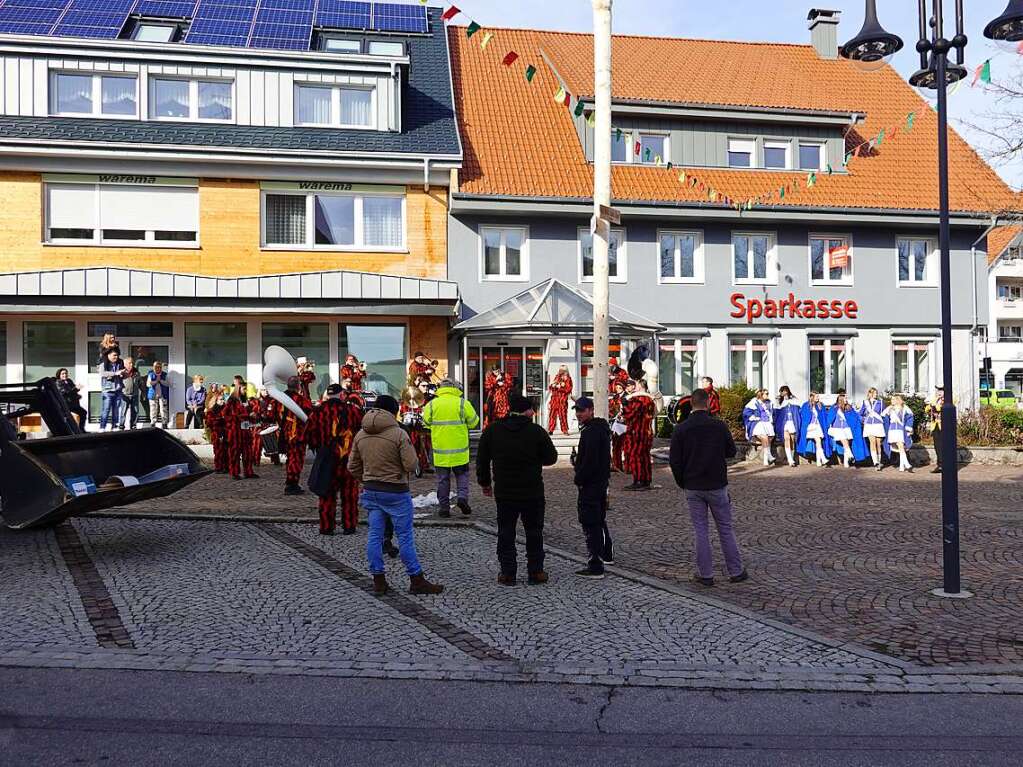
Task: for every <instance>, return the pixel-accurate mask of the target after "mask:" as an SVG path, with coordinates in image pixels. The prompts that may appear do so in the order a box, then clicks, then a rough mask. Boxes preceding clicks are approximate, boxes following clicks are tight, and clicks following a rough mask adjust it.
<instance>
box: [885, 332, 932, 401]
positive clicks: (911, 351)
mask: <svg viewBox="0 0 1023 767" xmlns="http://www.w3.org/2000/svg"><path fill="white" fill-rule="evenodd" d="M932 348H933V343H932V342H930V341H896V342H895V344H894V345H893V354H894V356H895V359H894V368H895V391H897V392H902V393H904V394H927V393H928V392H930V389H931V380H932V377H933V376H932V370H931V365H932V360H933V355H932V353H931V352H932Z"/></svg>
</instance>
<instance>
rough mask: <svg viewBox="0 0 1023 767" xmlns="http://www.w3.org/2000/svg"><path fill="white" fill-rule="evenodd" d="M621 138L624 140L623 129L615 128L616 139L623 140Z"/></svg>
mask: <svg viewBox="0 0 1023 767" xmlns="http://www.w3.org/2000/svg"><path fill="white" fill-rule="evenodd" d="M621 140H622V129H621V128H615V141H621Z"/></svg>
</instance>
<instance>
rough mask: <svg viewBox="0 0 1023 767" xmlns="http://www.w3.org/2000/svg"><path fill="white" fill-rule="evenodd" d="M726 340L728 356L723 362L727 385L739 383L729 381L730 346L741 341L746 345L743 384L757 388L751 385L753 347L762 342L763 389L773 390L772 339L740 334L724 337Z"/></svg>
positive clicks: (730, 367)
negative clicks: (724, 363)
mask: <svg viewBox="0 0 1023 767" xmlns="http://www.w3.org/2000/svg"><path fill="white" fill-rule="evenodd" d="M726 339H727V344H728V346H727V349H728V356H727V357H726V358H725V360H726V363H727V365H728V367H727V368H726V370H727V371H728V379H729V380H728V385H729V386H734V385H735V384H737V383H739V382H738V381H733V380H731V379H732V345H733V344H738V343H739V342H740V341H741V342H743V343H745V344H746V351H745V354H746V379H745V382H746V385H747V386H749V387H750V388H751V389H755V388H757V387H755V386H753V385H752V384H751V381H752V380H753V346H754V345H755V344H757V343H759V342H763V345H764V388H765V389H772V388H774V387H773V386H772V380H771V373H772V366H773V364H774V359H773V357H774V354H773V352H774V343H773V342H774V339H773V338H765V337H762V336H744V335H740V334H736V335H734V336H733V335H729V336H726ZM743 404H745V403H743Z"/></svg>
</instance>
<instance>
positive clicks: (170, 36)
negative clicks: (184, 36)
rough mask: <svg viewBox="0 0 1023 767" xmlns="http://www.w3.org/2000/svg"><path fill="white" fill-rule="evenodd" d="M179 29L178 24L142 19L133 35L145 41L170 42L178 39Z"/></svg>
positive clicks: (136, 38) (134, 37) (134, 38)
mask: <svg viewBox="0 0 1023 767" xmlns="http://www.w3.org/2000/svg"><path fill="white" fill-rule="evenodd" d="M178 30H179V27H178V25H177V24H159V23H156V22H150V21H140V22H139V23H138V24H137V25H136V26H135V31H134V32H133V33H132V36H131V37H132V39H133V40H138V41H140V42H144V43H170V42H173V41H175V40H177V39H178Z"/></svg>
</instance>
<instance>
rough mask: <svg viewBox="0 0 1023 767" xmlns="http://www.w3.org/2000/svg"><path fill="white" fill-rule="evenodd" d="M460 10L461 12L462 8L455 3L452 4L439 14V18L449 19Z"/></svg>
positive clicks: (442, 19)
mask: <svg viewBox="0 0 1023 767" xmlns="http://www.w3.org/2000/svg"><path fill="white" fill-rule="evenodd" d="M461 12H462V10H461V9H460V8H459V7H458V6H457V5H452V6H451V7H450V8H448V9H447V10H446V11H444V13H442V14H441V15H440V20H441V21H451V19H453V18H455V16H457V15H458V14H460V13H461Z"/></svg>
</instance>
